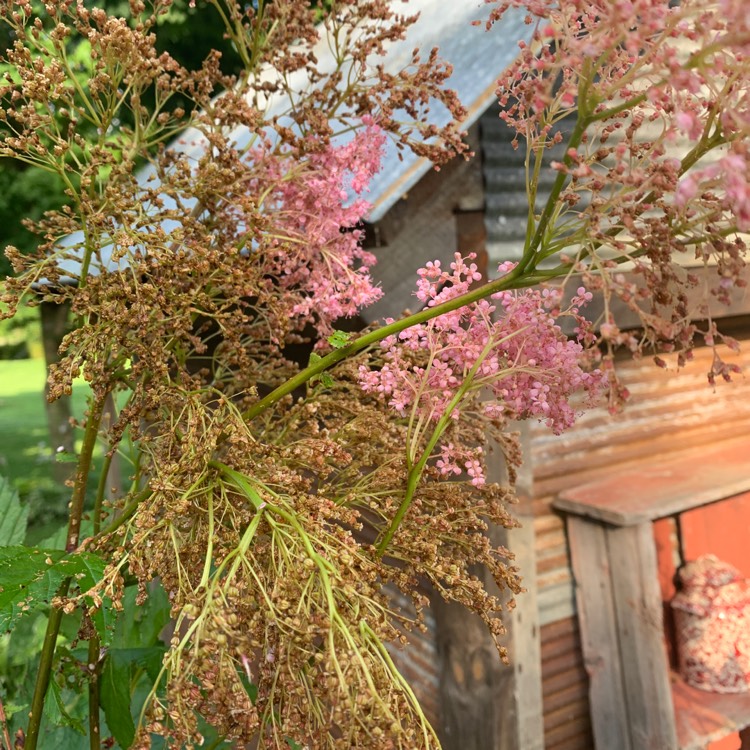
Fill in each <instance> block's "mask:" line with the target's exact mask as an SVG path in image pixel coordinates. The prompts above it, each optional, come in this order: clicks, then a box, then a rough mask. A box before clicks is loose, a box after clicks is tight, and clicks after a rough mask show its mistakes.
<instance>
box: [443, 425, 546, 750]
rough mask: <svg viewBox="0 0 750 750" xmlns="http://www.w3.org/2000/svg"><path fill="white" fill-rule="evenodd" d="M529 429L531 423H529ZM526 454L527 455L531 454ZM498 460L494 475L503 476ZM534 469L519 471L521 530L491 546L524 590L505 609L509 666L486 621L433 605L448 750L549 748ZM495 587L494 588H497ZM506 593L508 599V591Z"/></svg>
mask: <svg viewBox="0 0 750 750" xmlns="http://www.w3.org/2000/svg"><path fill="white" fill-rule="evenodd" d="M524 427H525V426H524ZM525 455H529V453H528V451H526V452H525ZM500 463H501V462H500V461H495V462H493V465H492V472H493V473H495V476H491V477H490V478H491V479H493V480H496V481H499V480H500V477H498V476H497V473H498V471H499V469H500V468H501V466H500ZM531 476H532V471H531V468H530V467H529V466H527V467H525V469H524V470H523V472H522V474H521V475H520V476H519V481H518V488H517V489H518V492H519V499H520V502H519V505H517V506H514V507H513V508H512V510H513V512H514V515H516V517H517V518H518V519H519V520H520V521H521V523H522V527H521V528H520V529H511V530H507V529H503V528H499V527H493V528H492V529H490V531H489V534H490V538H491V540H492V542H493V544H495V545H497V546H505V547H507V548H508V549H510V550H511V552H514V554H515V555H516V560H515V564H516V565H518V567H519V568H520V569H521V572H522V575H524V576H525V579H524V585H525V588H526V592H525V593H523V594H521V595H520V596H518V597H517V599H516V606H515V608H513V609H511V610H509V611H506V613H505V617H504V620H503V621H504V624H505V626H506V628H507V630H508V634H507V636H506V647H507V649H508V652H509V655H510V660H511V664H510V666H506V665H504V664H502V662H501V661H500V659H499V658H498V655H497V651H496V650H495V647H494V644H493V642H492V639H491V638H490V636H489V634H488V633H487V629H486V627H485V625H484V623H482V621H481V620H480V619H479V618H478V617H476V616H475V615H472V614H470V613H468V612H467V611H466V610H465V609H463V608H462V607H460V606H457V605H447V604H445V602H443V601H442V600H440V601H437V598H438V597H435V599H436V601H434V603H433V610H434V612H435V620H436V626H437V644H438V656H439V659H440V685H441V705H442V719H443V727H442V736H441V742H442V744H443V748H444V750H543V748H544V724H543V713H542V681H541V645H540V640H539V635H540V630H539V612H538V607H537V600H536V559H535V553H534V525H533V517H532V515H531V508H530V498H531V496H532V493H531ZM477 575H479V576H483V577H484V583H485V586H486V587H487V589H488V590H489V591H490V592H491V593H495V594H499V593H500V592H498V591H497V589H496V588H494V587H495V584H494V582H493V581H491V580H489V576H488V574H487V573H486V571H478V572H477ZM493 588H494V591H493ZM503 598H505V599H506V600H507V599H508V595H507V592H506V593H505V594H504V596H503Z"/></svg>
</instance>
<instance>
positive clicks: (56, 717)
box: [44, 680, 86, 736]
mask: <svg viewBox="0 0 750 750" xmlns="http://www.w3.org/2000/svg"><path fill="white" fill-rule="evenodd" d="M44 715H45V716H46V717H47V719H48V720H49V721H51V722H52V723H53V724H54V725H55V726H58V727H70V728H71V729H75V731H76V732H78V733H79V734H82V735H84V736H85V734H86V728H85V727H84V725H83V722H82V721H81V720H80V719H76V718H75V717H74V716H71V715H70V712H69V711H68V709H67V708H66V706H65V701H63V697H62V691H61V690H60V686H59V685H58V684H57V683H56V682H55V681H54V680H50V683H49V688H48V691H47V700H46V701H45V702H44Z"/></svg>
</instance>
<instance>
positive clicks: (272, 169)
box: [251, 117, 385, 335]
mask: <svg viewBox="0 0 750 750" xmlns="http://www.w3.org/2000/svg"><path fill="white" fill-rule="evenodd" d="M384 142H385V136H384V134H383V132H382V131H381V129H380V128H379V127H378V126H377V125H375V124H374V123H373V121H372V119H371V118H369V117H368V118H366V121H365V128H363V129H362V130H360V131H358V132H357V133H356V134H355V135H354V137H353V138H352V140H350V141H349V142H348V143H346V144H344V145H339V146H335V145H333V144H326V145H325V146H324V147H315V146H314V145H311V147H310V150H309V151H308V152H307V153H305V154H298V153H296V152H295V153H290V154H284V155H281V156H280V155H278V154H273V153H258V152H256V153H254V154H253V158H254V159H255V160H256V163H257V164H258V165H260V170H259V171H260V175H259V177H257V178H256V179H255V180H254V181H253V185H252V186H251V188H252V190H253V191H255V192H256V194H258V195H266V196H267V197H266V198H265V199H264V201H263V210H264V213H265V215H266V217H269V218H270V221H269V224H268V226H272V227H273V233H272V234H271V233H268V234H263V233H261V234H260V235H259V237H258V240H257V243H258V245H257V249H258V250H259V251H260V252H262V253H263V254H264V255H265V264H264V265H265V268H266V269H267V276H268V279H269V283H271V284H274V285H278V287H280V288H281V289H282V290H283V291H284V299H285V300H286V301H289V302H290V303H291V304H290V305H289V306H288V308H287V311H288V314H289V317H290V318H293V319H294V320H295V321H296V323H297V326H300V325H302V324H304V323H307V322H311V323H314V324H315V325H316V327H317V328H318V331H319V333H320V334H321V335H326V334H328V333H330V331H331V323H332V322H333V321H334V320H336V319H337V318H340V317H346V316H352V315H356V314H357V313H358V312H359V311H360V310H361V309H362V308H363V307H366V306H367V305H370V304H372V303H373V302H375V301H377V300H378V299H379V298H380V296H381V295H382V292H381V290H380V289H379V288H377V287H376V286H375V285H374V283H373V281H372V278H371V277H370V268H371V267H372V266H373V265H374V264H375V262H376V261H375V257H374V256H373V255H372V254H371V253H369V252H367V251H365V250H363V249H362V248H361V247H360V240H361V235H362V232H361V230H360V229H357V227H358V226H359V224H360V223H361V221H362V217H363V216H364V215H365V214H366V213H367V211H368V210H369V208H370V205H369V203H367V201H365V200H363V199H362V198H360V197H359V196H360V195H361V194H362V193H363V192H364V191H365V190H366V189H367V186H368V184H369V182H370V180H371V178H372V176H373V175H374V174H376V173H377V172H378V170H379V169H380V161H381V155H382V149H383V144H384ZM352 198H354V199H353V200H352Z"/></svg>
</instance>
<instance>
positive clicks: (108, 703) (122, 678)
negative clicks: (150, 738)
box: [99, 649, 135, 747]
mask: <svg viewBox="0 0 750 750" xmlns="http://www.w3.org/2000/svg"><path fill="white" fill-rule="evenodd" d="M131 663H132V662H130V661H129V660H128V659H127V658H126V657H125V656H124V655H123V654H121V653H118V651H117V650H115V649H112V650H110V651H109V652H108V654H107V658H106V660H105V662H104V668H103V669H102V674H101V677H100V683H99V684H100V691H101V692H100V699H101V704H102V708H103V709H104V715H105V717H106V718H107V726H108V727H109V729H110V731H111V732H112V735H113V736H114V738H115V739H116V740H117V742H118V743H119V745H120V747H130V745H131V744H132V742H133V738H134V737H135V724H134V722H133V716H132V714H131V712H130V665H131Z"/></svg>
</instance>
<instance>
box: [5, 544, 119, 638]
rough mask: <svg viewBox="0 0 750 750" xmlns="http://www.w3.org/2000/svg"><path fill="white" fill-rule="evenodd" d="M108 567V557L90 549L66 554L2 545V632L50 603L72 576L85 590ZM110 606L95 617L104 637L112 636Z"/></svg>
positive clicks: (95, 581)
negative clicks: (106, 561)
mask: <svg viewBox="0 0 750 750" xmlns="http://www.w3.org/2000/svg"><path fill="white" fill-rule="evenodd" d="M104 567H105V563H104V561H103V560H102V559H101V558H99V557H97V556H96V555H93V554H91V553H89V552H82V553H78V554H68V555H66V554H65V553H64V552H63V551H61V550H55V549H43V548H38V547H22V546H20V545H17V546H12V547H0V632H2V631H4V630H7V631H10V630H12V629H13V627H14V626H15V624H16V623H17V622H18V619H19V618H20V617H22V616H23V615H24V614H26V613H28V612H33V611H34V610H38V609H40V608H42V607H45V606H47V605H48V604H49V602H50V600H51V599H52V597H53V596H55V594H56V593H57V591H58V589H59V588H60V585H61V584H62V582H63V580H65V579H66V578H68V577H73V578H74V579H75V580H76V582H77V584H78V587H79V588H80V589H81V591H82V592H84V593H85V592H86V591H88V590H89V589H91V588H93V586H95V585H96V584H97V583H98V582H99V580H101V577H102V573H103V571H104ZM108 610H109V608H108V606H107V605H106V604H103V605H102V607H101V608H100V609H99V610H98V611H97V612H96V613H95V614H94V617H93V620H94V624H95V625H96V627H97V630H98V631H99V637H100V638H101V639H102V641H105V639H108V633H107V626H108V624H109V623H108V619H109V616H108Z"/></svg>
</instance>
